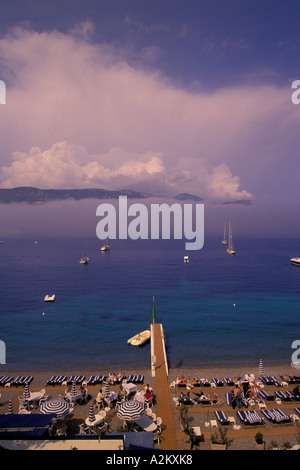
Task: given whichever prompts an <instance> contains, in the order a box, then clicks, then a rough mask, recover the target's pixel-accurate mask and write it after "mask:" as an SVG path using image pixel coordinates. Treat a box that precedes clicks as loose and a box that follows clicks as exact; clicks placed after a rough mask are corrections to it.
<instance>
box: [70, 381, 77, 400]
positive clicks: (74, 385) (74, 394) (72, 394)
mask: <svg viewBox="0 0 300 470" xmlns="http://www.w3.org/2000/svg"><path fill="white" fill-rule="evenodd" d="M71 396H72V397H76V396H77V388H76V382H73V383H72V387H71Z"/></svg>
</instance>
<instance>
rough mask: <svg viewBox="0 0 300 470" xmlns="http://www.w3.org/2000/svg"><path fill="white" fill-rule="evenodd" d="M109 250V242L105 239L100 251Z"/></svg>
mask: <svg viewBox="0 0 300 470" xmlns="http://www.w3.org/2000/svg"><path fill="white" fill-rule="evenodd" d="M109 250H110V244H109V240H108V237H107V239H106V240H105V244H104V245H103V246H101V251H109Z"/></svg>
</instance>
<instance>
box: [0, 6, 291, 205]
mask: <svg viewBox="0 0 300 470" xmlns="http://www.w3.org/2000/svg"><path fill="white" fill-rule="evenodd" d="M0 7H1V14H0V79H1V80H3V81H4V82H5V85H6V103H5V104H1V105H0V122H1V125H0V141H1V152H0V187H1V188H11V187H16V186H35V187H39V188H93V187H98V188H104V189H122V188H130V189H135V190H138V191H148V192H150V193H152V194H154V195H163V196H174V195H176V194H178V193H182V192H187V193H192V194H195V195H197V196H200V197H203V198H204V199H205V200H206V201H210V202H213V203H216V202H217V203H218V202H224V201H225V202H228V201H236V200H243V199H247V200H248V199H251V200H253V201H255V204H274V205H275V206H276V204H283V205H289V204H295V203H297V202H298V193H299V190H298V175H299V167H300V165H299V139H300V134H299V128H300V126H299V124H300V105H299V106H298V105H295V104H293V103H292V100H291V96H292V92H293V90H292V88H291V87H292V83H293V81H294V80H297V79H300V67H299V57H300V29H299V17H300V3H299V1H298V0H285V1H283V0H185V1H182V0H181V1H179V0H149V1H147V0H143V1H140V0H110V1H107V0H105V1H104V0H85V1H81V0H77V1H70V0H60V1H57V0H53V1H51V2H48V1H47V2H46V1H43V0H42V1H41V0H31V1H30V0H22V1H21V0H16V1H7V0H2V1H1V4H0Z"/></svg>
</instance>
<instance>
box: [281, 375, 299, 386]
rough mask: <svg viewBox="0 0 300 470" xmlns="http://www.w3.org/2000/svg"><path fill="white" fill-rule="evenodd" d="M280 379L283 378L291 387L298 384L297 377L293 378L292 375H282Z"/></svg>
mask: <svg viewBox="0 0 300 470" xmlns="http://www.w3.org/2000/svg"><path fill="white" fill-rule="evenodd" d="M280 378H281V379H282V380H283V381H284V382H287V383H288V384H289V385H291V384H295V383H296V380H295V377H293V376H291V375H280Z"/></svg>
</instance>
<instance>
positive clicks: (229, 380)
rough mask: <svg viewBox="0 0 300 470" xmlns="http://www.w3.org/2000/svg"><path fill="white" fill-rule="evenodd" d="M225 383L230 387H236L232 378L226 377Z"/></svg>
mask: <svg viewBox="0 0 300 470" xmlns="http://www.w3.org/2000/svg"><path fill="white" fill-rule="evenodd" d="M223 382H224V383H225V384H226V385H228V387H233V386H234V380H232V379H231V378H230V377H225V378H224V379H223Z"/></svg>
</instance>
